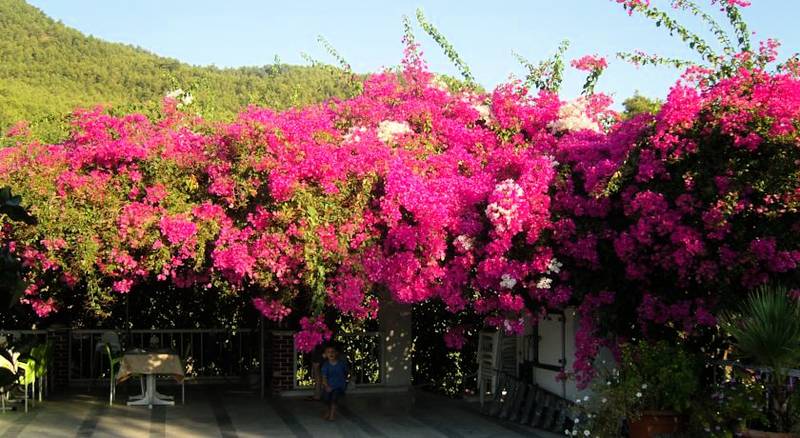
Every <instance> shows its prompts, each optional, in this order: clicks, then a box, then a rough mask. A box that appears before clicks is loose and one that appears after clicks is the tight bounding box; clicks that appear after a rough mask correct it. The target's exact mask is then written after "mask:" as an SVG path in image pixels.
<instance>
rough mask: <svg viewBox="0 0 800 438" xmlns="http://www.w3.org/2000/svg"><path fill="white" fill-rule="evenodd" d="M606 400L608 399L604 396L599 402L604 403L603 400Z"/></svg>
mask: <svg viewBox="0 0 800 438" xmlns="http://www.w3.org/2000/svg"><path fill="white" fill-rule="evenodd" d="M607 401H608V399H607V398H605V397H603V399H602V400H600V402H601V403H605V402H607Z"/></svg>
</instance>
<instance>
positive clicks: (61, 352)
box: [47, 329, 71, 388]
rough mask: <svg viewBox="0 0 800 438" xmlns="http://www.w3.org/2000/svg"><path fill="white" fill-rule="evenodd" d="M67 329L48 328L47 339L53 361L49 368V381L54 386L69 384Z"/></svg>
mask: <svg viewBox="0 0 800 438" xmlns="http://www.w3.org/2000/svg"><path fill="white" fill-rule="evenodd" d="M70 335H71V333H70V330H69V329H57V330H49V331H48V332H47V340H48V341H49V342H50V343H51V344H52V345H53V363H52V366H51V368H50V371H49V372H50V379H51V380H50V382H52V384H53V386H54V387H55V388H63V387H66V386H67V385H68V384H69V337H70Z"/></svg>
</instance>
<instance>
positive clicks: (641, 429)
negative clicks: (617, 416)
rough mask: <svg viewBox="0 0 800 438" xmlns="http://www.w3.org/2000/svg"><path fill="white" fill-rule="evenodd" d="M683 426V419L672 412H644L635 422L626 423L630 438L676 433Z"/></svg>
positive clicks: (648, 437)
mask: <svg viewBox="0 0 800 438" xmlns="http://www.w3.org/2000/svg"><path fill="white" fill-rule="evenodd" d="M682 426H683V417H681V416H680V415H678V414H677V413H676V412H672V411H644V412H642V415H641V416H640V417H639V418H637V419H636V420H630V421H628V429H629V433H630V438H653V437H656V436H659V435H662V434H669V433H676V432H679V431H680V430H681V428H682Z"/></svg>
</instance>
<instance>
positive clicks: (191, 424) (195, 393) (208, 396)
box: [0, 386, 556, 438]
mask: <svg viewBox="0 0 800 438" xmlns="http://www.w3.org/2000/svg"><path fill="white" fill-rule="evenodd" d="M159 389H161V388H159ZM163 392H165V393H167V394H169V393H170V388H169V387H166V388H165V389H164V390H163ZM172 392H175V391H172ZM103 396H104V393H103V392H102V391H101V390H95V391H91V392H89V391H82V392H70V393H67V394H63V393H62V394H54V395H52V396H51V397H50V399H48V400H45V401H44V402H43V403H41V404H38V405H36V406H35V407H34V408H32V409H31V410H30V412H29V413H28V414H25V413H22V412H6V413H0V437H3V438H16V437H36V438H38V437H137V438H138V437H223V438H237V437H242V438H249V437H447V438H459V437H476V438H477V437H529V438H552V437H554V436H556V435H553V434H549V433H546V432H541V431H537V430H534V429H531V428H527V427H523V426H520V425H517V424H513V423H508V422H503V421H501V420H497V419H494V418H491V417H488V416H485V415H482V414H481V413H480V412H478V411H477V405H476V404H473V403H467V402H464V401H459V400H450V399H446V398H444V397H440V396H436V395H433V394H429V393H425V392H421V391H415V392H412V393H399V394H397V393H394V394H385V395H377V394H370V395H366V394H364V395H361V394H349V395H348V396H347V397H346V398H345V401H344V402H343V404H342V409H341V413H340V416H339V418H338V420H337V421H336V422H333V423H331V422H327V421H324V420H323V419H322V410H323V406H322V405H321V404H320V403H319V402H309V401H305V400H303V399H302V398H289V397H284V398H278V397H274V398H269V399H266V400H261V399H259V398H258V397H256V396H253V395H252V393H251V392H247V391H237V390H236V389H235V388H232V387H225V386H206V387H202V386H187V388H186V405H178V406H174V407H172V406H171V407H155V408H153V409H152V410H150V409H148V408H147V407H129V406H126V405H125V404H124V403H122V402H121V401H118V402H117V403H115V405H114V406H113V407H109V406H108V403H107V402H106V403H103V400H104V398H103ZM125 399H127V395H126V394H125V392H124V391H120V393H119V400H125Z"/></svg>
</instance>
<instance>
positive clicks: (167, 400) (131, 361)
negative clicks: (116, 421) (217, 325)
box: [117, 352, 185, 409]
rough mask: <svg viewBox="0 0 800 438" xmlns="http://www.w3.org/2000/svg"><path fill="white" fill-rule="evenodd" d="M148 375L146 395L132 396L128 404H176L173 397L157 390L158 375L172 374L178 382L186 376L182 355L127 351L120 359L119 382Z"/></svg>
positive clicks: (149, 405) (150, 405)
mask: <svg viewBox="0 0 800 438" xmlns="http://www.w3.org/2000/svg"><path fill="white" fill-rule="evenodd" d="M136 375H143V376H145V377H146V388H145V391H144V397H131V398H132V399H133V400H131V401H129V402H128V406H147V407H149V408H151V409H152V408H153V406H174V405H175V401H173V400H172V397H168V396H165V395H163V394H159V393H158V391H157V390H156V376H170V377H173V378H175V380H176V381H177V382H178V383H183V379H184V377H185V372H184V367H183V363H182V362H181V358H180V356H178V355H177V354H173V353H140V352H132V353H125V354H124V355H123V356H122V360H120V367H119V372H118V373H117V383H122V382H124V381H125V380H127V379H128V378H130V377H131V376H136Z"/></svg>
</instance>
